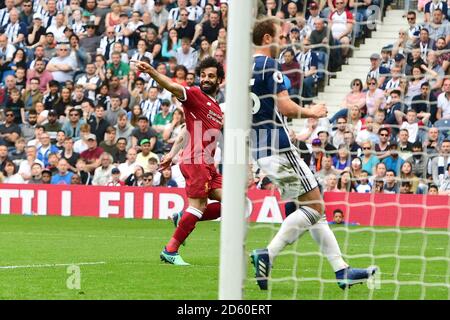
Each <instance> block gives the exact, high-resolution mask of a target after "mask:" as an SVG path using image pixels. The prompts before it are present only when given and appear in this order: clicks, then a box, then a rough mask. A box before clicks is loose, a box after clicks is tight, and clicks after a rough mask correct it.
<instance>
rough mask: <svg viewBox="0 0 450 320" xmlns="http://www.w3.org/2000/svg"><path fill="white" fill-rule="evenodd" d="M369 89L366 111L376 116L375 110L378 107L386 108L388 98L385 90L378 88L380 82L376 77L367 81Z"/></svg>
mask: <svg viewBox="0 0 450 320" xmlns="http://www.w3.org/2000/svg"><path fill="white" fill-rule="evenodd" d="M367 84H368V88H369V90H367V91H366V99H365V105H366V111H367V115H369V116H374V115H375V111H377V110H378V109H384V107H385V105H386V99H385V97H384V91H383V90H382V89H380V88H378V82H377V79H376V78H369V79H368V81H367Z"/></svg>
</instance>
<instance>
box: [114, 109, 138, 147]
mask: <svg viewBox="0 0 450 320" xmlns="http://www.w3.org/2000/svg"><path fill="white" fill-rule="evenodd" d="M114 128H115V129H116V130H117V131H116V135H117V138H125V140H126V141H128V146H131V139H130V138H131V134H132V132H133V130H134V128H133V127H132V126H131V125H130V123H129V122H128V120H127V115H126V114H123V113H122V114H120V115H119V117H118V119H117V124H116V125H115V126H114Z"/></svg>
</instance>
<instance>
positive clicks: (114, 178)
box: [106, 168, 125, 187]
mask: <svg viewBox="0 0 450 320" xmlns="http://www.w3.org/2000/svg"><path fill="white" fill-rule="evenodd" d="M120 175H121V173H120V169H119V168H112V170H111V179H110V180H109V181H108V182H107V183H106V186H107V187H121V186H124V185H125V183H124V182H123V181H122V180H121V179H120Z"/></svg>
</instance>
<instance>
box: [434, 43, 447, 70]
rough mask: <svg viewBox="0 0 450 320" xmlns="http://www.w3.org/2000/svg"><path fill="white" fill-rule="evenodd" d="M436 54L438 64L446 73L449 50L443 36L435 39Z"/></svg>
mask: <svg viewBox="0 0 450 320" xmlns="http://www.w3.org/2000/svg"><path fill="white" fill-rule="evenodd" d="M436 54H437V55H438V64H439V65H440V66H441V67H442V70H444V72H445V73H447V71H448V70H449V68H448V67H449V66H450V51H449V50H448V49H447V41H446V40H445V38H444V37H440V38H438V39H437V41H436Z"/></svg>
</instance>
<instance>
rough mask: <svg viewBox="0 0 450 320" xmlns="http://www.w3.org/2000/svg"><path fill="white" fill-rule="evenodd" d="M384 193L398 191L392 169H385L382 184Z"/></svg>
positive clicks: (398, 187) (397, 184)
mask: <svg viewBox="0 0 450 320" xmlns="http://www.w3.org/2000/svg"><path fill="white" fill-rule="evenodd" d="M383 192H384V193H393V194H396V193H400V186H399V183H398V182H397V178H396V174H395V171H394V170H387V171H386V176H385V183H384V186H383Z"/></svg>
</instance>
